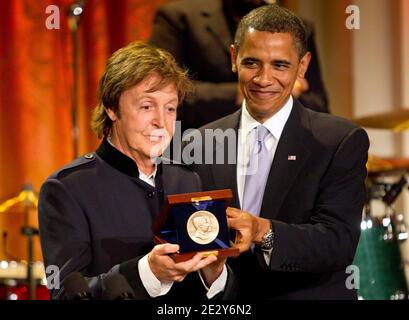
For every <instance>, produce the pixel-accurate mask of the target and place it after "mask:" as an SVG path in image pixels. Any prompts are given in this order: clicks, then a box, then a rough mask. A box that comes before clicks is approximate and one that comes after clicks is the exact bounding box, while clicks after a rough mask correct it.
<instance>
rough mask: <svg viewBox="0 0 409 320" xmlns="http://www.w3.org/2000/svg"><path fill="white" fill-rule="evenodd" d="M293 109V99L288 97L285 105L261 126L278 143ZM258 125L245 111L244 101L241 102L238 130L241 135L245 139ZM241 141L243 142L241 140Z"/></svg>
mask: <svg viewBox="0 0 409 320" xmlns="http://www.w3.org/2000/svg"><path fill="white" fill-rule="evenodd" d="M292 108H293V97H292V96H290V98H289V99H288V101H287V102H286V103H285V105H284V106H283V107H282V108H281V109H280V110H279V111H278V112H277V113H275V114H274V115H273V116H272V117H271V118H269V119H268V120H267V121H265V122H264V123H263V124H262V125H263V126H264V127H266V128H267V129H268V131H270V133H271V134H272V135H273V136H274V138H275V139H276V140H277V141H278V140H280V137H281V134H282V132H283V130H284V126H285V124H286V122H287V120H288V117H289V116H290V113H291V110H292ZM258 125H261V123H260V122H258V121H257V120H256V119H254V118H253V117H252V116H251V115H250V113H249V112H248V110H247V105H246V101H245V100H244V101H243V106H242V113H241V120H240V129H241V131H242V134H243V135H244V136H245V137H247V135H248V134H249V133H250V132H251V131H252V130H253V129H254V128H255V127H257V126H258ZM242 141H243V140H242Z"/></svg>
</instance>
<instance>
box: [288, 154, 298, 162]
mask: <svg viewBox="0 0 409 320" xmlns="http://www.w3.org/2000/svg"><path fill="white" fill-rule="evenodd" d="M295 160H297V156H294V155H289V156H288V161H295Z"/></svg>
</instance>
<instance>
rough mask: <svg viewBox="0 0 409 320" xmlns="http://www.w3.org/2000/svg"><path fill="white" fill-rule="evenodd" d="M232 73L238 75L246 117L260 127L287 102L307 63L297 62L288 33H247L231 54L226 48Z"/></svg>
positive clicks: (305, 61)
mask: <svg viewBox="0 0 409 320" xmlns="http://www.w3.org/2000/svg"><path fill="white" fill-rule="evenodd" d="M230 53H231V59H232V70H233V72H237V73H238V78H239V86H240V90H241V92H242V93H243V96H244V98H245V100H246V105H247V109H248V111H249V113H250V114H251V115H252V116H253V118H255V119H256V120H258V121H259V122H261V123H263V122H264V121H266V120H267V119H269V118H270V117H271V116H273V115H274V114H275V113H276V112H277V111H279V110H280V109H281V108H282V107H283V106H284V105H285V103H286V102H287V101H288V99H289V97H290V94H291V91H292V89H293V86H294V82H295V81H296V79H297V77H300V78H304V74H305V72H306V71H307V67H308V63H309V61H310V53H309V52H307V53H306V54H305V55H304V56H303V57H302V58H301V59H299V58H298V53H297V50H296V49H295V46H294V43H293V36H292V35H291V34H290V33H272V32H267V31H257V30H255V29H249V30H248V31H247V32H246V34H245V37H244V41H243V43H242V45H241V47H240V48H239V51H238V52H235V49H234V47H233V46H232V47H231V48H230Z"/></svg>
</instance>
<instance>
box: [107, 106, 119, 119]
mask: <svg viewBox="0 0 409 320" xmlns="http://www.w3.org/2000/svg"><path fill="white" fill-rule="evenodd" d="M105 112H106V113H107V115H108V117H109V119H111V121H116V119H117V116H116V113H115V112H114V111H113V110H112V109H110V108H105Z"/></svg>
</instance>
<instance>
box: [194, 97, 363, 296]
mask: <svg viewBox="0 0 409 320" xmlns="http://www.w3.org/2000/svg"><path fill="white" fill-rule="evenodd" d="M240 112H241V111H237V112H236V113H234V114H232V115H229V116H227V117H225V118H223V119H220V120H218V121H215V122H213V123H211V124H209V125H207V126H205V127H203V128H201V130H200V132H201V133H202V135H197V136H196V137H195V139H197V140H194V141H196V142H198V141H199V140H198V139H200V138H199V137H200V136H204V134H203V132H204V130H205V129H217V128H221V129H223V130H226V129H231V128H233V129H234V130H236V131H237V128H238V126H239V120H240ZM214 140H215V141H213V142H214V146H215V147H214V149H213V161H215V158H216V153H217V152H221V154H223V156H222V158H223V157H224V161H225V162H224V164H213V165H210V164H209V165H205V164H195V165H193V168H194V170H196V172H197V173H199V175H200V177H201V179H202V183H203V186H204V189H205V190H212V189H223V188H231V189H232V190H233V193H234V200H233V205H232V206H234V207H237V208H238V207H240V205H239V200H238V196H237V183H236V165H235V164H228V163H227V162H226V160H227V157H228V155H227V152H228V150H227V149H228V146H230V147H231V141H230V144H227V143H224V142H226V140H225V139H223V138H222V135H220V134H218V135H216V138H215V139H214ZM190 143H194V142H190ZM201 143H202V146H203V148H205V147H204V146H205V142H203V141H201ZM368 147H369V142H368V137H367V134H366V133H365V131H364V130H362V129H361V128H358V127H356V126H355V125H354V124H352V123H351V122H349V121H347V120H344V119H341V118H338V117H335V116H332V115H328V114H324V113H318V112H314V111H311V110H309V109H307V108H304V107H303V106H302V105H301V104H300V103H299V102H298V101H297V100H294V105H293V109H292V111H291V114H290V116H289V119H288V121H287V123H286V125H285V127H284V130H283V133H282V136H281V138H280V141H279V143H278V146H277V150H276V153H275V157H274V160H273V164H272V166H271V169H270V173H269V177H268V180H267V185H266V188H265V192H264V197H263V203H262V208H261V216H262V217H264V218H267V219H271V220H272V221H273V225H274V229H275V240H274V248H273V251H272V254H271V261H270V264H269V265H268V266H267V265H266V263H265V262H264V258H263V255H262V253H261V251H260V250H259V249H258V248H257V247H256V249H255V251H254V253H252V252H246V253H244V254H242V255H241V256H240V257H239V258H238V259H231V260H230V262H229V263H230V265H231V266H232V268H233V270H234V271H235V272H236V276H237V277H238V279H239V286H240V296H241V297H247V298H262V299H275V298H278V299H355V298H356V291H355V290H354V289H352V290H350V289H348V288H347V287H346V284H345V281H346V278H347V276H348V275H349V274H347V273H346V272H345V271H346V267H347V266H348V265H350V264H351V263H352V261H353V258H354V254H355V250H356V247H357V244H358V240H359V235H360V222H361V214H362V208H363V204H364V200H365V186H364V180H365V177H366V167H365V164H366V161H367V150H368ZM202 152H203V154H205V153H204V152H205V151H204V149H203V150H202ZM206 156H207V157H209V155H206ZM219 156H220V154H219ZM289 157H290V159H293V160H290V159H289ZM210 158H212V156H210ZM294 158H295V160H294ZM208 161H209V158H208ZM213 163H215V162H213Z"/></svg>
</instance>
